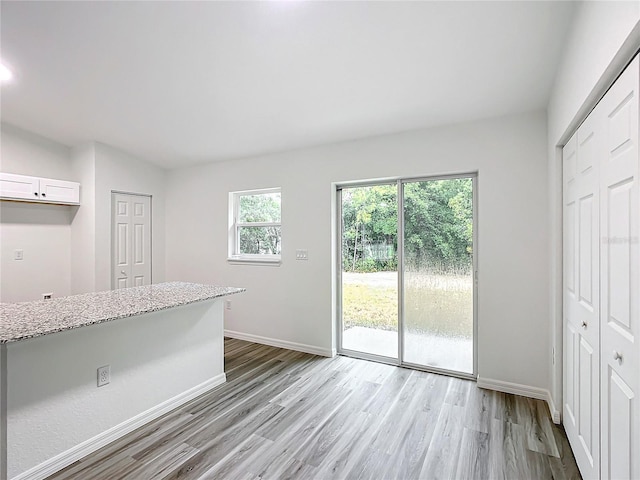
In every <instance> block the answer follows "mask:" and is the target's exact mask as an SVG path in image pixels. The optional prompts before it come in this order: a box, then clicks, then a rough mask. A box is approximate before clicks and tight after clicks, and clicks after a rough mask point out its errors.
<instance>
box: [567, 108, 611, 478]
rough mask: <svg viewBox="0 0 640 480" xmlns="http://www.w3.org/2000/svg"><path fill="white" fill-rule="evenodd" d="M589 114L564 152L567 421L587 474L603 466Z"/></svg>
mask: <svg viewBox="0 0 640 480" xmlns="http://www.w3.org/2000/svg"><path fill="white" fill-rule="evenodd" d="M597 126H598V121H597V117H596V116H594V115H591V116H589V118H588V119H587V120H585V122H584V123H583V124H582V125H581V127H580V128H579V129H578V131H577V132H576V134H575V135H574V136H573V138H572V139H571V141H570V142H569V143H568V144H567V145H566V146H565V149H564V152H563V162H564V166H563V167H564V168H563V169H564V259H565V265H564V334H565V349H564V356H565V358H564V366H565V392H564V405H563V414H564V424H565V429H566V432H567V437H568V438H569V442H570V443H571V446H572V448H573V451H574V454H575V457H576V462H577V463H578V466H579V467H580V471H581V472H582V474H583V475H584V476H585V477H586V478H597V477H598V476H599V470H600V421H599V420H600V402H599V396H600V394H599V392H600V384H599V375H600V373H599V368H600V359H599V350H600V332H599V329H600V322H599V280H598V279H599V243H600V242H599V233H598V232H599V180H598V179H599V172H598V170H599V158H598V153H599V145H600V144H601V142H602V139H601V136H602V135H601V133H600V131H599V130H598V129H597Z"/></svg>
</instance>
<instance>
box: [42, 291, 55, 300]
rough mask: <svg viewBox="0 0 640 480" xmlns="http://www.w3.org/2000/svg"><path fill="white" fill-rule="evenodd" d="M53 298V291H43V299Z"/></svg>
mask: <svg viewBox="0 0 640 480" xmlns="http://www.w3.org/2000/svg"><path fill="white" fill-rule="evenodd" d="M52 298H53V292H50V293H43V294H42V299H43V300H51V299H52Z"/></svg>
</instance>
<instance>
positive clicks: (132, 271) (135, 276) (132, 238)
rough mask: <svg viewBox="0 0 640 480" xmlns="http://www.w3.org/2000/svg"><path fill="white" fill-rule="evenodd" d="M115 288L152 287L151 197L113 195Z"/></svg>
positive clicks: (113, 276) (112, 229)
mask: <svg viewBox="0 0 640 480" xmlns="http://www.w3.org/2000/svg"><path fill="white" fill-rule="evenodd" d="M111 212H112V223H111V288H112V289H114V290H116V289H120V288H127V287H139V286H142V285H150V284H151V196H149V195H137V194H132V193H121V192H111Z"/></svg>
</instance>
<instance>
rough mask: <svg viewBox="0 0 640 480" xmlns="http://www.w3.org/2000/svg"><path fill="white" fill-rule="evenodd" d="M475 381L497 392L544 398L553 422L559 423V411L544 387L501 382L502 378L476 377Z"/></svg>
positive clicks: (479, 385)
mask: <svg viewBox="0 0 640 480" xmlns="http://www.w3.org/2000/svg"><path fill="white" fill-rule="evenodd" d="M477 383H478V387H480V388H487V389H489V390H496V391H498V392H504V393H511V394H513V395H521V396H523V397H529V398H536V399H538V400H544V401H545V402H547V406H548V407H549V413H550V414H551V419H552V421H553V423H560V412H559V411H558V410H557V409H556V406H555V404H554V402H553V399H552V398H551V392H549V390H547V389H545V388H539V387H532V386H530V385H522V384H520V383H512V382H503V381H502V380H494V379H492V378H483V377H478V382H477Z"/></svg>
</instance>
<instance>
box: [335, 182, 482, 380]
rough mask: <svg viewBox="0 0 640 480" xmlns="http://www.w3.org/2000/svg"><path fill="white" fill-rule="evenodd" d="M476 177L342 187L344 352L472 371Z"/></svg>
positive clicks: (466, 372)
mask: <svg viewBox="0 0 640 480" xmlns="http://www.w3.org/2000/svg"><path fill="white" fill-rule="evenodd" d="M474 193H475V176H474V175H463V176H455V177H454V176H452V177H438V178H424V179H419V180H414V179H406V180H398V181H395V182H393V183H380V184H367V185H353V186H350V185H345V186H342V187H339V188H338V204H339V210H340V215H339V227H340V228H339V232H340V242H339V244H340V252H339V258H340V283H339V286H340V288H339V293H340V295H339V299H340V301H339V306H340V312H339V318H340V325H339V345H338V346H339V351H340V353H343V354H347V355H353V356H359V357H363V358H370V359H374V360H380V361H385V362H389V363H396V364H403V365H407V366H412V367H416V368H422V369H427V370H433V371H443V372H451V373H453V374H456V375H460V376H473V375H474V374H475V362H474V359H475V320H474V319H475V314H474V311H475V309H474V305H475V291H476V285H475V281H474V272H475V270H476V269H475V266H474V265H475V259H474V246H475V241H474V239H475V230H476V225H475V201H474Z"/></svg>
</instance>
